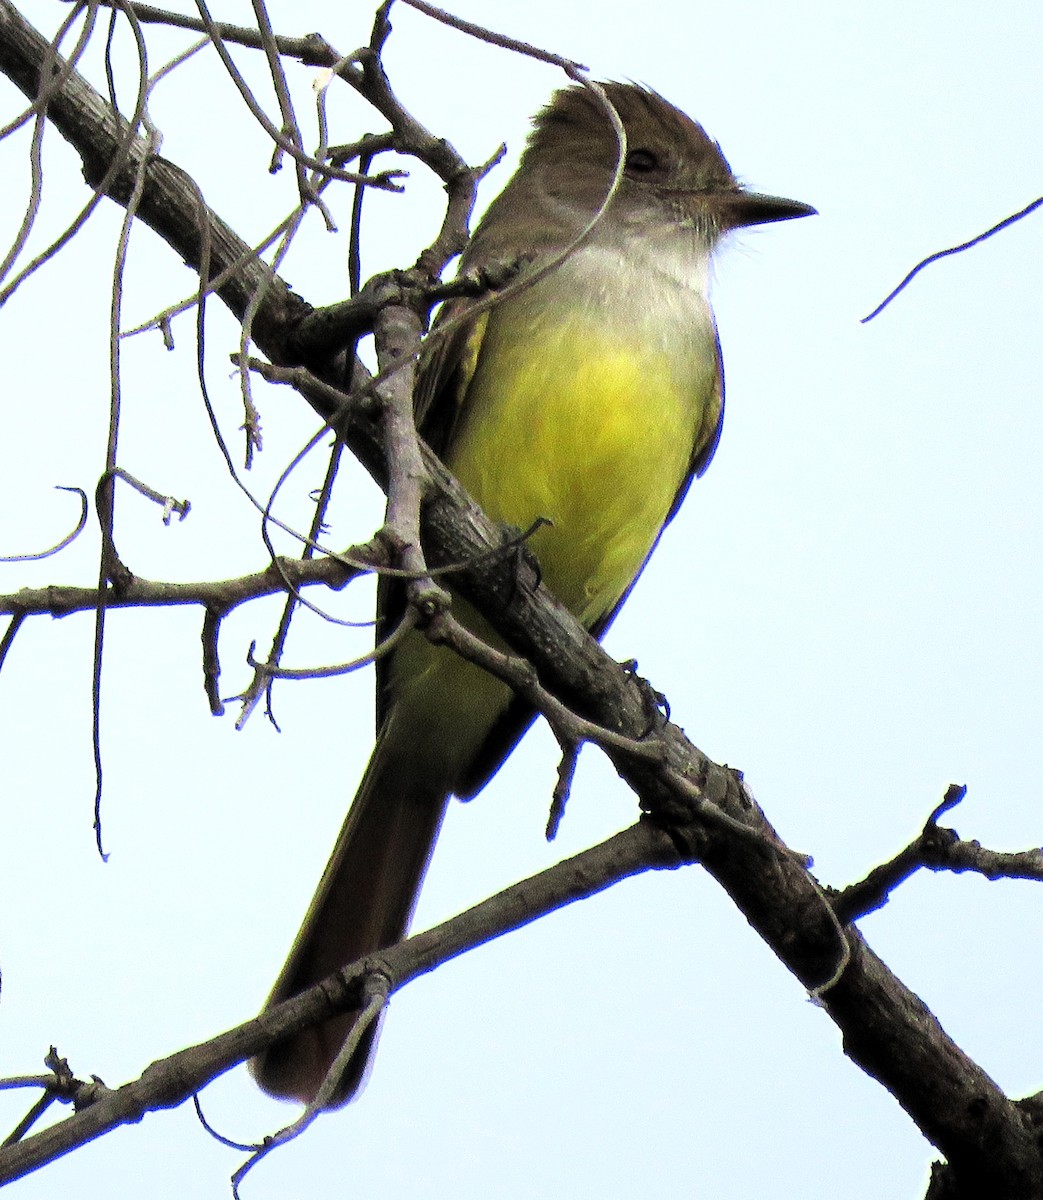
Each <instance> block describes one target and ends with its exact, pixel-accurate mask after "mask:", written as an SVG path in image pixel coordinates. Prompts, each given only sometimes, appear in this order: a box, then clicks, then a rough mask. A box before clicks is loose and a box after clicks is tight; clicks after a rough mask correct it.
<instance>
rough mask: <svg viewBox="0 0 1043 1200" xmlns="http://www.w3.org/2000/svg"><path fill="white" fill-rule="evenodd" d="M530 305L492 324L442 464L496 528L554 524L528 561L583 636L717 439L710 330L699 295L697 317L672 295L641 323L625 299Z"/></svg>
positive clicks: (576, 297) (562, 286)
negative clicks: (696, 460)
mask: <svg viewBox="0 0 1043 1200" xmlns="http://www.w3.org/2000/svg"><path fill="white" fill-rule="evenodd" d="M660 283H662V285H663V286H664V287H668V286H669V285H668V284H666V283H663V282H662V281H660ZM671 291H672V289H671ZM532 292H533V293H534V294H533V295H530V294H529V293H525V294H524V295H523V296H522V297H520V298H519V299H518V300H515V301H512V302H510V303H508V304H505V305H503V306H502V307H501V308H500V309H496V310H494V311H493V313H492V315H491V317H490V320H489V322H488V325H487V327H486V330H485V336H484V338H483V340H482V344H481V351H480V354H479V357H478V363H477V368H476V370H475V373H474V376H473V378H472V379H471V383H470V387H469V389H468V391H467V395H466V398H465V404H466V411H465V414H464V419H463V424H462V428H461V429H460V431H459V433H458V435H457V437H456V438H455V440H454V442H453V445H452V446H451V447H450V450H449V453H448V456H447V461H448V465H449V467H450V468H451V469H452V470H453V472H454V473H455V474H456V475H457V476H458V478H459V479H460V481H461V483H463V485H464V486H465V487H466V488H467V490H468V491H469V492H470V493H471V495H472V496H473V497H474V498H475V499H476V500H477V501H478V503H479V504H480V505H481V506H482V508H484V509H485V511H486V512H487V513H488V514H489V516H491V517H493V518H494V519H496V520H500V521H506V522H508V523H510V524H512V525H515V526H519V527H521V528H527V527H528V526H530V525H531V524H532V523H533V522H534V521H535V520H536V519H537V518H539V517H543V518H546V519H547V520H548V521H550V522H552V526H551V527H549V528H545V529H542V530H540V531H539V532H538V533H537V534H536V535H535V536H534V537H533V539H532V542H531V545H532V549H533V550H534V551H535V553H536V555H537V557H538V558H539V562H540V566H541V569H542V572H543V577H544V579H545V580H546V582H547V584H548V586H549V587H550V588H551V590H552V591H554V592H555V594H556V595H557V596H558V597H559V598H560V599H561V600H562V601H563V602H564V603H565V604H566V605H567V606H568V607H569V608H570V609H571V610H572V611H573V612H574V613H575V614H576V616H577V617H578V618H579V619H580V620H581V621H583V622H584V624H586V625H591V624H593V623H594V622H595V621H597V620H598V618H600V617H602V616H604V615H605V614H606V613H608V612H609V611H610V610H611V609H612V608H613V607H614V605H615V603H616V601H617V600H618V599H619V597H620V596H621V595H622V594H623V592H625V591H626V589H627V588H628V587H629V585H630V583H631V581H632V580H633V578H634V576H635V575H636V574H637V572H638V571H639V570H640V568H641V565H642V563H643V562H644V561H645V558H646V557H647V555H648V553H649V551H650V550H651V548H652V546H653V544H654V543H655V540H656V538H657V536H658V535H659V531H660V529H661V528H662V526H663V523H664V521H665V520H666V517H667V514H668V513H669V511H670V507H671V505H672V503H673V500H674V497H675V495H676V493H677V489H678V488H679V487H680V485H681V483H682V482H683V480H684V478H685V476H686V473H687V471H688V469H689V464H690V462H691V458H692V453H693V447H698V446H699V445H700V444H701V443H702V442H705V440H706V439H707V438H708V437H709V436H711V435H712V432H713V429H714V428H715V426H716V422H717V416H718V412H717V397H716V377H717V358H716V347H715V341H714V334H713V325H712V319H711V318H710V315H709V309H708V307H707V306H706V304H705V299H704V298H703V297H702V296H701V295H700V296H699V297H698V302H701V304H696V305H695V306H694V311H693V310H692V309H691V308H689V307H688V306H686V305H685V304H681V303H678V302H677V298H676V297H673V296H670V299H669V302H668V303H666V304H663V305H660V306H658V307H659V309H660V311H658V312H655V311H652V312H649V311H647V307H648V306H645V308H646V311H640V308H641V306H640V304H639V303H633V304H632V303H630V301H631V300H634V301H636V299H637V298H636V297H633V295H632V292H630V290H629V289H628V290H626V291H624V293H623V295H622V296H617V297H615V298H611V293H609V296H608V297H606V295H605V293H604V292H601V293H600V296H599V302H598V303H596V304H595V303H591V302H590V300H589V299H586V300H584V299H583V298H582V297H583V293H582V292H580V293H578V294H577V293H576V292H572V291H571V290H570V287H569V280H568V278H567V277H566V278H564V279H561V280H559V279H557V278H556V277H552V278H551V279H549V280H546V281H544V282H543V283H541V284H540V285H537V287H536V288H533V289H532ZM588 295H589V293H588ZM683 298H684V299H688V296H687V295H685V296H684V297H683ZM652 307H653V308H655V307H657V306H654V305H653V306H652ZM664 321H665V324H666V326H667V327H666V328H664Z"/></svg>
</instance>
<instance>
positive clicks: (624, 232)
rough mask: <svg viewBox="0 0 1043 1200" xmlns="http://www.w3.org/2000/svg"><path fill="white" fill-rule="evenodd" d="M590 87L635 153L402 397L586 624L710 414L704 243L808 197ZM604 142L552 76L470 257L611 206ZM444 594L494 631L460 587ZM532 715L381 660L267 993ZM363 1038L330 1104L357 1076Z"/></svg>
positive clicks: (368, 1046) (308, 1047) (476, 690)
mask: <svg viewBox="0 0 1043 1200" xmlns="http://www.w3.org/2000/svg"><path fill="white" fill-rule="evenodd" d="M604 89H605V93H606V94H607V96H608V99H609V100H610V102H611V103H612V105H613V107H614V108H615V110H616V112H617V113H618V114H619V118H620V120H621V121H622V124H623V127H624V129H625V130H626V153H625V158H624V161H623V176H622V179H621V181H620V184H619V187H618V190H617V191H616V193H615V194H614V195H613V197H612V200H611V202H610V203H609V205H608V207H607V209H606V210H605V212H604V213H603V215H602V216H601V219H600V220H599V221H598V222H597V223H596V224H595V225H594V227H593V228H592V229H591V230H590V232H589V233H588V235H587V236H586V237H585V238H584V239H583V240H582V241H581V242H580V244H579V245H578V246H576V247H575V248H574V249H573V250H572V252H571V253H570V254H569V255H568V256H567V257H566V258H565V259H564V260H563V261H562V262H561V263H559V264H558V266H557V267H555V268H554V269H553V270H552V271H551V272H550V273H549V274H547V275H546V276H545V277H543V278H541V279H539V280H538V281H536V282H535V283H534V284H533V285H532V286H530V287H528V288H526V289H524V290H521V291H518V292H516V293H514V294H511V295H507V296H505V297H504V299H503V300H502V302H500V303H497V304H495V305H494V306H493V307H491V308H489V309H487V310H486V311H484V312H482V313H480V315H478V316H476V317H475V318H474V319H473V320H472V321H471V322H470V323H469V324H468V323H466V322H465V323H464V324H463V325H461V326H460V327H459V328H457V329H456V331H455V332H453V333H452V334H450V335H449V336H448V337H447V338H446V340H445V341H444V342H443V343H441V344H440V345H438V346H437V347H436V349H435V350H434V352H433V353H432V354H431V355H430V357H429V358H428V359H427V360H426V361H425V363H424V365H423V367H422V369H421V373H420V378H419V382H418V389H417V393H418V394H417V398H416V412H417V422H418V427H419V429H420V432H421V434H422V435H423V437H424V438H426V440H427V441H428V443H429V444H430V445H431V447H432V449H434V450H435V451H436V452H437V453H438V454H439V455H440V456H441V457H442V458H443V460H444V461H445V463H446V465H447V466H448V467H449V468H450V470H452V471H453V473H454V474H455V475H456V476H457V478H458V479H459V480H460V482H461V483H462V484H463V485H464V487H465V488H466V489H467V490H468V492H469V493H470V494H471V496H472V497H473V498H474V499H475V500H476V501H477V502H478V504H480V505H481V507H482V508H483V509H484V510H485V512H486V513H487V514H488V515H489V516H490V517H491V518H493V519H494V520H497V521H503V522H506V523H508V524H510V525H513V526H515V527H517V528H522V529H528V528H530V527H531V526H532V525H533V524H534V522H536V520H537V519H538V518H540V517H543V518H546V520H547V521H548V522H549V524H548V525H546V526H544V527H542V528H540V529H539V530H538V531H537V532H536V533H535V534H534V536H533V537H532V539H531V542H530V543H529V544H530V546H531V548H532V550H533V551H534V553H535V554H536V556H537V558H538V560H539V565H540V570H541V586H546V587H548V588H550V589H551V591H552V592H554V594H555V595H556V596H557V597H558V599H560V600H561V601H562V602H563V603H564V604H566V605H567V606H568V607H569V609H571V611H572V612H573V613H574V614H575V615H576V617H577V618H578V619H579V620H580V621H581V622H582V623H583V624H584V625H585V626H586V627H587V628H588V629H590V630H591V632H592V633H594V634H595V635H596V636H599V637H600V636H601V634H602V633H603V632H604V631H605V629H606V628H607V627H608V625H609V623H610V622H611V620H612V618H613V617H614V616H615V614H616V612H617V611H618V610H619V607H620V605H621V604H622V602H623V600H624V599H625V598H626V596H627V594H628V593H629V591H630V589H631V587H632V586H633V584H634V581H635V580H636V578H637V577H638V575H639V574H640V573H641V569H642V567H643V566H644V564H645V562H646V561H647V559H648V556H649V555H650V554H651V552H652V550H653V548H654V547H655V544H656V542H657V541H658V540H659V536H660V534H661V533H662V531H663V528H664V526H665V525H666V524H667V523H668V522H669V521H670V519H671V517H673V515H674V513H675V512H676V511H677V508H678V506H679V505H680V503H681V500H682V499H683V497H684V495H685V493H686V492H687V490H688V485H689V484H690V483H691V481H692V479H693V478H694V477H695V476H697V475H700V474H701V473H702V472H703V471H704V470H705V469H706V467H707V465H708V463H709V461H710V459H711V457H712V456H713V452H714V449H715V448H716V445H717V439H718V437H719V435H720V430H721V418H722V415H723V412H724V391H723V382H722V376H721V359H720V347H719V343H718V340H717V331H716V327H715V325H714V318H713V312H712V310H711V308H710V302H709V298H708V283H709V274H710V257H711V254H712V252H713V250H714V249H715V247H716V246H717V244H718V243H719V242H720V240H721V239H722V237H723V236H724V235H725V234H727V233H728V232H729V231H730V230H733V229H738V228H741V227H743V226H747V225H759V224H763V223H765V222H768V221H784V220H788V219H789V218H791V217H804V216H808V215H810V214H812V213H814V211H815V210H814V209H812V208H810V207H809V206H808V205H806V204H799V203H797V202H796V201H794V200H783V199H780V198H778V197H775V196H764V195H760V194H758V193H756V192H750V191H746V190H745V189H743V188H742V187H740V185H739V184H738V182H737V181H736V179H735V176H734V175H733V174H732V172H731V169H730V168H729V166H728V163H727V162H726V161H725V159H724V156H723V155H722V154H721V151H720V148H719V147H718V146H717V144H716V142H714V141H712V140H711V139H710V138H709V137H708V136H707V135H706V133H705V132H704V131H703V129H702V128H701V127H700V126H699V125H697V124H696V123H695V122H694V121H692V120H690V119H689V118H688V117H686V116H685V115H684V113H682V112H680V111H679V110H678V109H676V108H674V107H673V105H671V104H668V103H667V102H666V101H665V100H664V99H663V98H662V97H661V96H659V95H657V94H656V93H655V92H652V91H649V90H647V89H645V88H642V87H637V86H635V85H632V84H622V83H609V84H606V85H604ZM618 157H619V144H618V141H617V137H616V133H615V131H614V129H613V126H612V123H611V121H610V119H609V117H608V115H607V113H606V112H605V109H604V108H603V106H602V105H601V104H600V103H599V102H598V100H597V98H596V96H595V95H594V94H593V93H592V92H591V91H590V90H588V89H586V88H583V87H570V88H566V89H564V90H562V91H559V92H557V93H556V94H555V95H554V97H553V98H552V99H551V102H550V103H549V104H548V105H547V107H546V108H544V109H543V110H542V112H540V113H539V114H538V115H537V117H536V118H535V121H534V126H533V130H532V132H531V134H530V136H529V140H528V144H527V146H526V148H525V152H524V154H523V155H522V159H521V163H520V165H519V167H518V170H517V172H516V173H515V175H514V176H513V178H512V179H511V180H510V182H509V183H508V184H507V186H506V187H505V188H504V190H503V192H502V193H501V194H500V195H499V197H498V198H497V199H496V200H495V201H494V202H493V204H492V206H491V207H490V208H489V211H488V213H487V214H486V216H485V218H484V219H483V220H482V222H481V224H480V225H479V226H478V229H477V230H476V232H475V235H474V238H473V239H472V241H471V243H470V245H469V246H468V248H467V250H466V252H465V253H464V255H463V257H462V259H461V263H460V268H461V271H473V270H475V269H478V268H481V267H484V266H488V265H491V264H493V263H500V264H504V263H511V262H515V261H518V260H521V261H522V262H524V264H525V266H524V268H523V270H525V271H532V270H538V269H539V268H540V266H541V265H542V264H546V263H547V262H548V261H549V260H550V259H552V258H553V257H554V256H555V255H558V254H560V253H561V252H562V251H563V250H564V249H565V248H566V247H568V246H569V245H570V244H571V243H572V242H573V241H574V240H575V239H576V238H577V237H578V236H579V235H580V234H581V233H582V231H583V230H584V228H585V227H586V226H587V224H588V223H589V222H590V220H591V218H592V217H593V216H594V214H595V213H596V212H597V211H598V209H599V208H600V207H601V205H602V204H603V202H604V200H605V197H606V196H607V195H608V193H609V189H610V187H611V184H612V179H613V176H614V174H615V171H616V166H617V161H618ZM465 304H466V302H460V303H457V304H456V305H454V306H451V307H450V308H449V310H448V313H447V314H446V315H451V316H456V315H458V314H459V313H460V312H462V311H463V312H465V311H466V309H465V307H464V305H465ZM402 608H403V596H402V589H401V586H400V585H398V584H396V583H394V582H393V581H384V583H383V585H382V586H381V588H380V595H379V600H378V609H379V612H378V617H379V622H380V627H381V628H382V629H383V630H385V631H386V630H387V629H388V628H391V627H393V625H394V623H395V622H396V620H397V618H398V616H399V615H400V614H401V612H402ZM453 611H454V612H455V613H457V615H458V616H459V617H460V618H461V619H462V620H463V621H464V622H465V623H466V624H468V625H469V626H470V627H471V628H473V629H476V630H477V631H479V632H482V633H483V634H488V627H487V626H485V625H484V623H483V622H481V620H480V619H479V618H478V616H477V614H475V613H474V612H473V610H471V609H470V608H469V607H468V606H467V605H466V604H465V603H464V602H462V601H459V600H458V601H456V602H455V603H454V609H453ZM532 717H533V714H532V712H531V710H528V709H526V708H525V707H524V706H522V705H519V704H518V702H517V701H515V700H513V698H512V694H511V692H510V690H509V689H508V688H507V687H506V686H505V685H504V684H502V683H500V682H498V681H497V680H495V679H493V678H492V677H491V676H489V675H487V674H485V673H484V672H482V671H481V670H480V669H479V668H477V667H475V666H472V665H470V664H468V663H465V662H463V661H462V660H461V659H459V658H457V657H456V656H455V655H454V654H453V653H452V652H451V651H449V650H447V649H445V648H444V647H435V646H432V645H431V644H430V643H429V642H427V641H426V639H425V638H424V637H423V635H422V634H420V633H411V634H410V635H408V637H407V638H406V639H405V640H404V641H403V642H402V643H401V644H400V645H399V646H398V647H397V648H396V649H395V650H394V651H393V653H391V654H390V655H388V656H386V657H382V658H380V659H378V660H377V726H378V732H377V740H376V747H375V749H374V751H373V755H372V757H371V758H370V761H369V766H368V767H367V768H366V773H365V775H364V777H363V779H362V783H361V785H360V787H359V790H358V794H357V795H356V797H355V802H354V803H353V804H352V806H351V810H350V812H349V813H348V816H347V819H346V821H345V823H344V827H343V829H342V830H341V833H340V836H339V837H338V839H337V844H336V846H335V847H334V850H333V855H332V857H331V859H330V862H329V865H328V866H327V868H326V872H325V874H324V875H323V877H322V881H321V882H320V884H319V888H318V891H317V892H316V895H315V898H314V900H313V901H312V905H311V908H310V909H309V911H308V914H307V916H306V917H305V919H304V924H303V926H302V928H301V931H300V933H299V934H298V936H297V940H296V942H295V943H294V946H293V949H292V951H291V952H290V957H289V961H288V962H287V964H286V966H285V967H284V969H283V972H282V975H281V976H280V977H279V980H278V982H277V983H276V985H275V988H274V990H273V992H272V994H271V996H270V997H269V1000H268V1004H269V1005H273V1004H275V1003H277V1002H279V1001H281V1000H284V999H286V998H287V997H289V996H293V995H295V994H297V993H298V992H300V991H303V990H304V989H305V988H307V987H310V986H311V985H312V984H314V983H316V982H318V981H319V980H320V979H322V978H324V977H325V976H326V975H329V974H331V973H332V972H333V971H335V970H337V969H338V968H340V967H342V966H344V965H346V964H347V963H350V962H353V961H354V960H356V959H359V958H363V957H364V956H366V955H367V954H372V953H373V952H375V951H377V950H380V949H381V948H383V947H385V946H389V945H392V944H393V943H395V942H397V941H399V940H400V939H401V938H402V937H403V936H404V935H405V933H406V930H407V928H408V925H409V921H410V918H411V916H412V913H413V909H414V907H415V904H416V899H417V895H418V892H419V890H420V885H421V882H422V880H423V877H424V872H425V870H426V868H427V864H428V860H429V859H430V856H431V851H432V848H433V846H434V842H435V838H436V837H437V835H438V830H439V827H440V825H441V823H442V818H443V816H444V814H445V810H446V805H447V803H448V800H449V797H450V796H452V795H454V794H455V795H457V796H461V797H464V798H469V797H471V796H473V795H474V794H475V793H476V792H478V791H479V790H480V789H481V788H482V787H483V786H484V785H485V783H486V782H487V781H488V779H489V778H490V777H491V776H492V775H493V774H494V773H495V772H496V770H497V769H498V768H499V766H500V764H501V763H502V762H503V760H504V758H505V757H506V756H507V754H508V753H509V752H510V751H511V749H512V748H513V747H514V745H515V743H516V742H517V741H518V739H519V738H520V737H521V735H522V733H524V731H525V729H526V728H527V727H528V726H529V724H530V723H531V721H532ZM355 1017H356V1014H354V1013H348V1014H346V1015H344V1016H342V1017H338V1018H336V1019H334V1020H331V1021H329V1022H327V1023H326V1024H325V1025H322V1026H320V1027H319V1028H316V1029H308V1030H305V1031H304V1032H303V1033H301V1034H298V1035H297V1036H296V1037H294V1038H292V1039H289V1040H287V1041H285V1042H282V1043H280V1044H278V1045H276V1046H274V1047H273V1048H272V1049H271V1050H269V1051H268V1052H267V1053H266V1054H264V1055H263V1056H262V1057H260V1058H259V1059H258V1060H257V1061H256V1062H255V1063H254V1064H253V1069H254V1072H255V1074H256V1077H257V1079H258V1080H259V1082H260V1084H261V1086H262V1087H263V1088H265V1089H266V1090H267V1091H269V1092H271V1093H273V1094H274V1095H277V1096H286V1097H294V1098H296V1099H298V1100H302V1101H309V1100H311V1099H312V1098H313V1097H314V1096H315V1094H316V1092H317V1090H318V1088H319V1086H320V1084H321V1083H322V1081H323V1079H324V1077H325V1075H326V1073H327V1071H328V1069H329V1067H330V1065H331V1063H332V1061H333V1059H334V1058H335V1057H336V1055H337V1052H338V1050H339V1049H340V1047H341V1045H342V1044H343V1041H344V1038H345V1036H346V1034H347V1032H348V1031H349V1030H350V1029H351V1026H352V1023H353V1021H354V1019H355ZM373 1041H374V1037H373V1035H372V1034H370V1035H368V1036H367V1037H365V1038H363V1041H362V1043H361V1045H360V1047H359V1050H358V1051H357V1052H356V1054H355V1057H354V1060H353V1061H352V1063H351V1064H350V1065H349V1067H348V1069H347V1072H346V1074H345V1075H344V1077H343V1079H342V1082H341V1085H340V1089H339V1091H338V1094H337V1096H336V1097H335V1098H334V1104H339V1103H343V1102H344V1101H345V1100H347V1099H349V1098H350V1097H351V1096H352V1095H353V1094H354V1092H355V1090H356V1089H357V1088H358V1086H359V1083H360V1081H361V1079H362V1078H363V1076H364V1073H365V1069H366V1066H367V1062H368V1060H369V1057H370V1054H371V1051H372V1047H373Z"/></svg>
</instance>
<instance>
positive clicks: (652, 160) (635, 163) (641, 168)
mask: <svg viewBox="0 0 1043 1200" xmlns="http://www.w3.org/2000/svg"><path fill="white" fill-rule="evenodd" d="M662 165H663V164H662V162H661V161H660V158H659V155H658V154H655V153H653V151H651V150H645V149H638V150H631V151H630V152H629V153H628V154H627V161H626V165H625V169H626V172H627V174H628V175H651V174H652V173H653V172H655V171H658V170H660V169H661V168H662Z"/></svg>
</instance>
